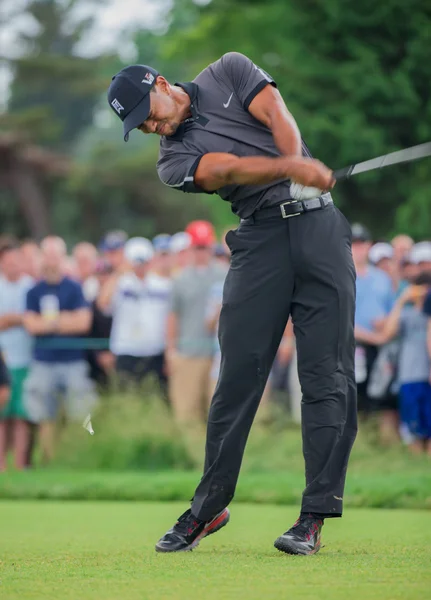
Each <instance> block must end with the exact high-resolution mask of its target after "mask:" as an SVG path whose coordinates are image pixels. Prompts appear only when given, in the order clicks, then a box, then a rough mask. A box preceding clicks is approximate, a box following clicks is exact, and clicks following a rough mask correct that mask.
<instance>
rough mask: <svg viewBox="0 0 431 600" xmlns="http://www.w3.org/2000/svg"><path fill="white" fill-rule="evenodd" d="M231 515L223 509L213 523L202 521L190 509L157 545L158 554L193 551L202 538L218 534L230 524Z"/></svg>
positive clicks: (212, 520)
mask: <svg viewBox="0 0 431 600" xmlns="http://www.w3.org/2000/svg"><path fill="white" fill-rule="evenodd" d="M229 517H230V513H229V510H228V509H227V508H225V509H223V510H222V511H221V512H220V513H219V514H218V515H216V516H215V517H214V518H213V519H211V521H200V520H199V519H197V518H196V517H195V516H194V515H192V512H191V510H190V509H188V510H186V512H185V513H184V514H182V515H181V517H180V518H179V519H178V521H177V522H176V523H175V525H174V526H173V527H172V529H170V530H169V531H168V532H166V533H165V535H164V536H163V537H162V538H160V540H159V541H158V542H157V544H156V552H185V551H187V550H193V548H196V546H197V545H198V544H199V542H200V541H201V539H202V538H204V537H207V536H208V535H211V534H212V533H216V531H219V530H220V529H221V528H222V527H224V526H225V525H227V523H228V522H229Z"/></svg>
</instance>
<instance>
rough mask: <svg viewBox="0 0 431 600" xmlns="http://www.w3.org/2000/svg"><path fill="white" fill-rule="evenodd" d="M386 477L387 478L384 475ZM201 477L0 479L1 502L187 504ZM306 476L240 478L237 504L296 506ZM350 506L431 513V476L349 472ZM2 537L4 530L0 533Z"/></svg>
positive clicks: (146, 474)
mask: <svg viewBox="0 0 431 600" xmlns="http://www.w3.org/2000/svg"><path fill="white" fill-rule="evenodd" d="M383 473H384V472H383ZM200 475H201V473H200V472H190V471H187V472H182V471H165V472H163V471H162V472H158V473H157V472H153V471H142V472H112V471H105V472H103V471H67V470H51V469H47V470H35V471H29V472H23V473H13V472H11V473H6V474H3V475H1V476H0V498H3V499H40V500H105V501H109V500H123V501H142V500H146V501H152V500H153V501H158V500H163V501H174V500H183V501H187V500H189V499H190V498H191V497H192V495H193V492H194V489H195V487H196V485H197V483H198V482H199V479H200ZM303 488H304V473H303V472H301V471H296V470H293V471H287V472H283V471H280V472H272V471H269V472H267V473H263V472H256V473H254V472H247V471H245V472H244V473H242V474H241V475H240V479H239V483H238V487H237V491H236V495H235V499H236V501H238V502H248V503H251V502H252V503H259V504H262V503H272V504H284V505H297V504H299V503H300V501H301V495H302V491H303ZM344 498H345V502H346V506H350V507H368V508H422V509H431V473H430V472H429V471H428V473H425V472H423V470H422V469H415V465H414V464H412V467H411V469H410V470H404V471H400V472H392V471H391V470H390V469H389V468H388V470H387V472H386V473H384V474H382V472H381V473H378V472H375V471H372V472H367V471H366V470H363V469H355V467H354V466H352V468H351V469H350V471H349V473H348V477H347V485H346V492H345V495H344ZM0 532H1V529H0Z"/></svg>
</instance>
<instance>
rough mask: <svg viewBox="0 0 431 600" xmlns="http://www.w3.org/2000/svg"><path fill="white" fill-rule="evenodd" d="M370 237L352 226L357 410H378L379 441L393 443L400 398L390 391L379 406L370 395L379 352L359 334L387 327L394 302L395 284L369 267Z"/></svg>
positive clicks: (361, 227) (395, 435)
mask: <svg viewBox="0 0 431 600" xmlns="http://www.w3.org/2000/svg"><path fill="white" fill-rule="evenodd" d="M370 248H371V234H370V232H369V231H368V229H367V228H366V227H364V226H363V225H359V224H354V225H352V255H353V260H354V263H355V268H356V315H355V325H356V328H357V329H356V334H357V335H356V341H357V345H356V352H355V372H356V382H357V385H358V409H359V411H361V412H362V413H364V414H365V415H368V414H369V413H370V412H371V411H373V410H377V409H378V410H379V412H380V418H379V426H380V437H381V440H382V441H385V442H392V441H394V440H395V439H396V438H397V436H398V413H397V397H396V396H395V395H394V394H392V393H391V391H390V390H389V389H387V390H385V392H384V393H383V394H382V396H381V397H380V398H379V402H378V405H376V403H375V401H374V400H372V399H371V398H370V396H369V395H368V393H367V387H368V383H369V376H370V372H371V369H372V367H373V364H374V361H375V360H376V357H377V352H378V348H377V346H376V345H375V344H370V343H367V340H366V339H364V338H362V337H361V336H360V333H359V332H360V330H365V331H368V332H373V331H376V330H377V329H378V328H379V327H381V326H382V325H383V323H384V318H385V317H386V316H387V315H388V314H389V312H390V310H391V308H392V306H393V304H394V301H395V293H394V290H393V287H392V281H391V279H390V278H389V277H388V275H387V274H386V273H384V272H383V271H382V270H380V269H377V268H376V267H374V266H372V265H369V264H368V254H369V251H370Z"/></svg>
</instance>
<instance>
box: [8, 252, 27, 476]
mask: <svg viewBox="0 0 431 600" xmlns="http://www.w3.org/2000/svg"><path fill="white" fill-rule="evenodd" d="M0 271H1V276H0V347H1V348H2V351H3V355H4V360H5V364H6V367H7V369H8V370H9V373H10V386H11V387H10V397H9V401H8V403H7V404H6V406H5V407H4V408H3V410H0V467H1V465H2V464H4V463H5V451H6V444H5V440H6V439H7V438H9V439H10V440H11V442H12V450H13V455H14V463H15V467H16V468H17V469H24V468H25V466H26V463H27V450H28V444H29V426H28V415H27V412H26V410H25V407H24V404H23V384H24V381H25V378H26V377H27V374H28V367H29V364H30V360H31V345H32V341H31V338H30V336H29V335H28V333H27V331H26V330H25V329H24V328H23V326H22V325H23V314H24V310H25V303H26V296H27V291H28V290H29V288H30V287H31V286H32V285H33V280H32V279H31V277H29V276H28V275H23V273H22V267H21V252H20V248H19V245H18V243H16V242H14V243H10V244H9V245H8V246H4V247H3V249H2V250H1V252H0Z"/></svg>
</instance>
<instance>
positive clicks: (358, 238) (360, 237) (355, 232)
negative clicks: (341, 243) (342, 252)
mask: <svg viewBox="0 0 431 600" xmlns="http://www.w3.org/2000/svg"><path fill="white" fill-rule="evenodd" d="M371 240H372V237H371V233H370V231H369V230H368V229H367V228H366V227H365V226H364V225H361V224H360V223H353V225H352V241H353V242H371Z"/></svg>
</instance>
